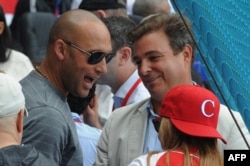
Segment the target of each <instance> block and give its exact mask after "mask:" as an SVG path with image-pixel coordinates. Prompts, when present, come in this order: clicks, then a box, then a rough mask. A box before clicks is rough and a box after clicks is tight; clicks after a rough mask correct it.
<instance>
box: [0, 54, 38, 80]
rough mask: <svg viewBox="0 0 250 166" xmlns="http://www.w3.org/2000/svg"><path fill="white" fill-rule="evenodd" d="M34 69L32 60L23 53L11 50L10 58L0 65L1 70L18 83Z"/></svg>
mask: <svg viewBox="0 0 250 166" xmlns="http://www.w3.org/2000/svg"><path fill="white" fill-rule="evenodd" d="M33 69H34V67H33V65H32V63H31V61H30V59H29V58H28V57H27V56H26V55H24V54H23V53H21V52H19V51H16V50H11V53H10V57H9V59H8V60H7V61H6V62H3V63H0V70H1V71H3V72H4V73H6V74H9V75H10V76H12V77H13V78H16V79H17V80H18V81H20V80H21V79H23V78H24V77H25V76H26V75H28V74H29V73H30V72H31V71H32V70H33Z"/></svg>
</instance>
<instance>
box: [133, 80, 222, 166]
mask: <svg viewBox="0 0 250 166" xmlns="http://www.w3.org/2000/svg"><path fill="white" fill-rule="evenodd" d="M219 110H220V102H219V99H218V98H217V97H216V96H215V95H214V94H213V93H212V92H211V91H209V90H207V89H205V88H202V87H199V86H193V85H181V86H177V87H174V88H173V89H171V90H170V91H169V92H168V93H167V94H166V95H165V96H164V98H163V101H162V105H161V109H160V112H159V115H160V116H161V117H162V119H161V124H160V128H159V139H160V142H161V145H162V149H163V150H164V151H163V152H150V153H148V154H146V155H142V156H140V157H138V158H136V159H135V160H133V161H132V162H131V163H130V164H129V166H147V165H150V166H154V165H169V166H223V160H222V156H221V154H220V153H219V150H218V146H217V138H219V139H221V140H222V141H223V142H224V143H226V141H225V140H224V138H223V137H222V136H221V135H220V134H219V133H218V131H217V130H216V127H217V123H218V116H219ZM156 130H157V129H156Z"/></svg>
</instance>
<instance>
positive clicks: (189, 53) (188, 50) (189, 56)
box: [183, 44, 193, 64]
mask: <svg viewBox="0 0 250 166" xmlns="http://www.w3.org/2000/svg"><path fill="white" fill-rule="evenodd" d="M183 55H184V60H185V61H186V62H189V63H190V64H191V63H192V60H193V48H192V47H191V46H190V45H189V44H186V46H185V47H184V49H183Z"/></svg>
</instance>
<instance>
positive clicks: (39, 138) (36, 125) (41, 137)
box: [22, 107, 69, 165]
mask: <svg viewBox="0 0 250 166" xmlns="http://www.w3.org/2000/svg"><path fill="white" fill-rule="evenodd" d="M68 130H69V129H68V126H67V123H66V122H65V120H64V119H63V117H62V115H61V114H60V113H59V112H58V111H57V110H54V109H52V108H48V107H46V108H36V109H33V110H32V111H29V116H28V117H26V118H25V119H24V133H23V140H22V142H23V143H24V144H32V145H33V146H34V147H35V148H36V149H37V150H38V151H39V152H41V153H42V154H43V155H44V156H45V157H47V158H48V159H49V160H51V165H54V164H55V165H58V163H60V162H61V160H62V152H63V150H64V147H65V146H66V144H67V136H68Z"/></svg>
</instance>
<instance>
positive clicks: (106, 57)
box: [105, 53, 114, 63]
mask: <svg viewBox="0 0 250 166" xmlns="http://www.w3.org/2000/svg"><path fill="white" fill-rule="evenodd" d="M113 57H114V54H113V53H109V54H106V56H105V59H106V63H109V62H110V61H111V59H112V58H113Z"/></svg>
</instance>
